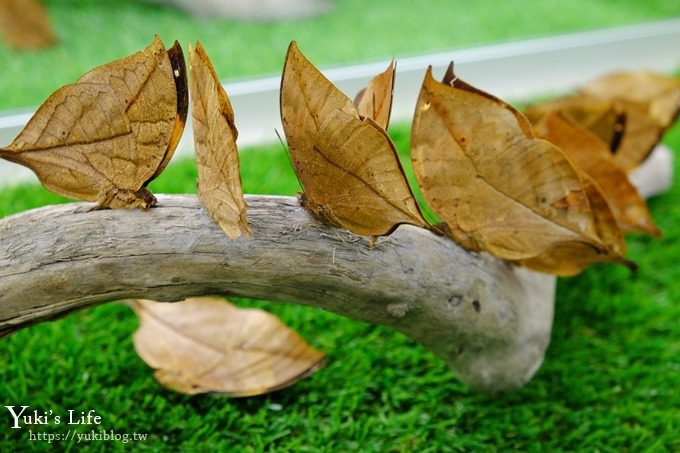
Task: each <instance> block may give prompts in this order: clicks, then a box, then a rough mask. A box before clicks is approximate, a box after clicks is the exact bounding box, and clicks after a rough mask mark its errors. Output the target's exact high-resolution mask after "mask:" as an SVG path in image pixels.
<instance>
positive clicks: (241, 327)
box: [131, 297, 324, 397]
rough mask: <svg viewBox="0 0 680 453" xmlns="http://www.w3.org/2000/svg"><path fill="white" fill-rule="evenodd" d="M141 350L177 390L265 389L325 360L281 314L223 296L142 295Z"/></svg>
mask: <svg viewBox="0 0 680 453" xmlns="http://www.w3.org/2000/svg"><path fill="white" fill-rule="evenodd" d="M131 306H132V308H133V310H134V311H135V313H137V315H138V316H139V319H140V326H139V329H138V330H137V331H136V332H135V334H134V337H133V341H134V344H135V349H136V350H137V353H138V354H139V356H140V357H141V358H142V359H143V360H144V361H145V362H146V363H147V364H148V365H149V366H150V367H152V368H154V369H155V370H156V372H155V374H154V375H155V377H156V379H157V380H158V381H159V382H160V383H161V384H162V385H164V386H165V387H168V388H170V389H172V390H175V391H178V392H181V393H187V394H197V393H206V392H221V393H227V394H229V395H230V396H234V397H243V396H253V395H261V394H263V393H268V392H273V391H274V390H278V389H281V388H284V387H288V386H290V385H293V384H294V383H296V382H297V381H298V380H300V379H302V378H304V377H306V376H309V375H310V374H311V373H313V372H314V371H316V370H317V369H319V368H320V367H322V366H323V364H324V363H323V357H324V354H323V353H322V352H321V351H318V350H316V349H314V348H312V347H311V346H309V345H308V344H307V343H305V341H304V340H303V339H302V338H300V336H299V335H298V334H297V333H295V332H294V331H293V330H291V329H290V328H288V327H286V326H285V325H284V324H283V323H282V322H281V321H279V320H278V319H277V318H276V317H275V316H273V315H271V314H269V313H267V312H265V311H262V310H257V309H241V308H237V307H235V306H234V305H232V304H230V303H228V302H225V301H223V300H220V299H217V298H210V297H201V298H190V299H186V300H185V301H182V302H176V303H160V302H154V301H151V300H134V301H132V303H131Z"/></svg>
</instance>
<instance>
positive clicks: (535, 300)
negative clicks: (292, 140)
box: [0, 196, 554, 390]
mask: <svg viewBox="0 0 680 453" xmlns="http://www.w3.org/2000/svg"><path fill="white" fill-rule="evenodd" d="M158 199H159V206H158V207H157V208H154V209H151V210H149V211H146V212H144V211H139V210H133V211H130V210H105V211H88V207H89V206H90V205H89V204H84V203H77V204H76V203H74V204H67V205H59V206H50V207H46V208H41V209H35V210H32V211H27V212H23V213H21V214H17V215H14V216H11V217H8V218H5V219H2V220H0V332H2V333H4V334H7V333H10V332H12V331H14V330H16V329H19V328H22V327H25V326H27V325H29V324H31V323H35V322H38V321H42V320H45V319H49V318H52V317H55V316H59V315H63V314H64V313H67V312H69V311H71V310H75V309H78V308H82V307H86V306H89V305H94V304H98V303H102V302H106V301H109V300H115V299H122V298H132V297H144V298H150V299H156V300H166V301H173V300H180V299H183V298H185V297H187V296H195V295H207V294H224V295H234V296H247V297H254V298H260V299H267V300H279V301H289V302H298V303H302V304H306V305H313V306H316V307H320V308H323V309H326V310H330V311H333V312H336V313H340V314H343V315H345V316H349V317H352V318H354V319H359V320H363V321H368V322H372V323H377V324H386V325H389V326H392V327H394V328H396V329H398V330H400V331H402V332H404V333H406V334H407V335H409V336H411V337H412V338H414V339H415V340H416V341H418V342H420V343H422V344H424V345H425V346H427V347H429V348H430V349H432V350H433V351H434V352H435V353H437V354H438V355H439V356H441V357H442V358H444V359H445V360H446V361H447V362H448V363H449V364H450V365H451V366H452V367H454V369H456V371H457V372H458V373H459V375H460V376H461V378H462V379H464V380H465V381H467V382H469V383H470V385H472V386H474V387H478V388H484V389H488V390H500V389H506V388H514V387H517V386H520V385H522V384H523V383H524V382H526V381H527V380H528V379H529V378H530V376H531V374H532V373H533V371H534V370H535V369H536V368H537V367H538V366H539V364H540V362H541V359H542V357H543V351H544V349H545V347H546V346H547V344H548V339H549V333H550V324H551V318H552V292H553V284H554V278H553V277H550V276H543V275H538V274H532V273H529V272H527V271H519V270H517V269H514V268H512V267H510V266H508V265H507V264H505V263H503V262H502V261H499V260H496V259H493V258H491V257H488V256H482V255H476V254H470V253H468V252H466V251H464V250H463V249H461V248H459V247H458V246H456V245H455V244H454V243H453V242H451V241H450V240H447V239H444V238H442V237H438V236H436V235H434V234H432V233H430V232H428V231H425V230H422V229H419V228H415V227H410V226H402V227H400V228H399V229H398V230H397V231H396V232H395V233H394V234H392V235H391V236H390V237H387V238H381V239H380V240H379V241H378V242H377V245H376V247H375V248H373V249H370V248H369V244H368V240H367V239H366V238H362V237H357V236H354V235H351V234H350V233H348V232H345V231H342V230H336V229H332V228H329V227H326V226H324V225H321V224H319V223H318V222H317V221H315V220H314V219H313V218H312V217H311V216H310V215H309V214H308V213H307V212H306V211H305V210H304V209H303V208H301V207H300V206H299V204H298V201H297V200H296V199H295V198H286V197H248V203H249V205H250V209H249V211H248V218H249V220H250V222H251V224H252V227H253V237H252V238H241V239H238V240H235V241H231V240H229V239H228V238H227V237H226V236H225V235H224V233H223V232H222V231H221V230H220V228H219V227H218V226H217V225H216V224H215V223H214V222H213V221H212V220H211V219H210V218H209V217H208V216H207V215H206V213H205V211H204V210H203V209H202V208H201V207H200V205H199V203H198V201H197V200H196V198H195V197H193V196H159V197H158ZM537 283H540V284H542V285H543V286H540V289H539V290H536V288H535V286H534V285H535V284H537Z"/></svg>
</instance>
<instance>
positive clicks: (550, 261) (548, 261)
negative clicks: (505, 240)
mask: <svg viewBox="0 0 680 453" xmlns="http://www.w3.org/2000/svg"><path fill="white" fill-rule="evenodd" d="M581 179H582V181H583V187H584V190H585V192H586V194H587V196H588V202H589V204H590V207H591V210H592V212H593V221H594V226H595V230H596V231H597V235H598V237H599V238H600V240H601V241H602V242H603V243H604V244H605V245H606V246H607V247H608V249H609V250H610V252H609V253H608V254H602V250H601V248H599V247H593V246H592V245H591V244H589V243H587V242H583V241H573V242H562V243H558V244H555V245H554V246H553V247H552V248H551V249H550V250H549V251H547V252H545V253H543V254H541V255H539V256H536V257H534V258H530V259H526V260H521V261H520V263H521V264H522V265H524V266H526V267H529V268H531V269H533V270H537V271H540V272H548V273H554V274H558V275H561V276H571V275H576V274H578V273H579V272H581V271H582V270H583V269H585V268H586V267H588V266H589V265H590V264H593V263H600V262H607V261H612V260H616V261H617V262H619V263H621V264H624V265H626V266H628V267H629V268H630V269H636V268H637V265H636V264H635V263H633V262H632V261H629V260H626V259H624V258H623V255H625V254H626V243H625V241H624V238H623V233H622V232H621V230H620V228H619V227H618V224H617V223H616V219H615V218H614V214H613V213H612V210H611V208H610V207H609V203H608V202H607V200H606V199H605V197H604V195H603V194H602V189H600V187H599V186H598V185H597V183H596V182H595V181H594V180H593V179H592V178H590V177H589V176H588V175H586V174H581Z"/></svg>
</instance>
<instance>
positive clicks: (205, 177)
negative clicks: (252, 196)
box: [189, 42, 252, 239]
mask: <svg viewBox="0 0 680 453" xmlns="http://www.w3.org/2000/svg"><path fill="white" fill-rule="evenodd" d="M189 61H190V64H191V92H192V96H191V112H192V116H193V126H194V147H195V149H196V164H197V166H198V197H199V199H200V200H201V203H202V204H203V206H205V209H206V210H207V211H208V214H210V217H212V218H213V219H214V220H215V221H216V222H217V223H219V225H220V227H221V228H222V230H224V232H225V233H226V235H227V236H229V237H230V238H231V239H236V238H237V237H239V236H241V234H244V235H246V236H250V235H251V234H252V233H251V231H250V227H249V225H248V220H247V219H246V209H247V205H246V202H245V200H244V198H243V189H242V187H241V174H240V172H239V159H238V149H237V148H236V137H237V135H238V133H237V131H236V127H235V125H234V111H233V110H232V108H231V103H230V102H229V98H228V97H227V93H225V91H224V88H222V84H221V83H220V81H219V78H218V77H217V74H216V73H215V69H214V68H213V65H212V63H211V62H210V58H209V57H208V55H207V53H206V52H205V49H204V48H203V46H202V45H201V43H200V42H198V43H196V49H192V48H189Z"/></svg>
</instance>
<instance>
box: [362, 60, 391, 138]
mask: <svg viewBox="0 0 680 453" xmlns="http://www.w3.org/2000/svg"><path fill="white" fill-rule="evenodd" d="M395 69H396V63H395V62H394V61H392V62H391V63H390V65H389V66H388V67H387V69H386V70H385V71H384V72H381V73H380V74H378V75H377V76H375V77H373V78H372V79H371V80H370V81H369V82H368V85H367V86H366V88H364V89H363V90H361V91H359V92H358V93H357V95H356V97H355V98H354V105H355V106H356V109H357V112H358V113H359V115H360V116H362V117H364V118H370V119H372V120H373V121H375V122H376V123H377V124H378V125H379V126H380V127H382V128H383V129H385V130H387V126H388V125H389V124H390V113H391V112H392V94H393V92H394V70H395Z"/></svg>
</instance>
